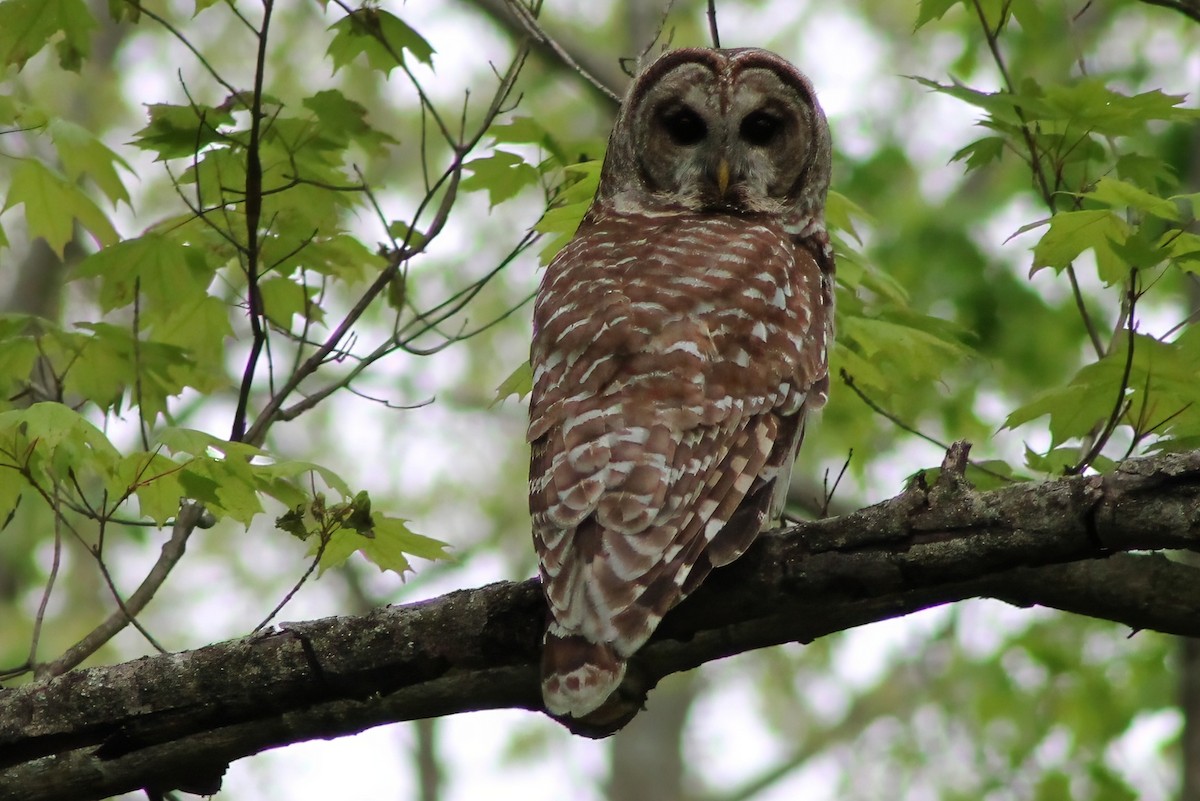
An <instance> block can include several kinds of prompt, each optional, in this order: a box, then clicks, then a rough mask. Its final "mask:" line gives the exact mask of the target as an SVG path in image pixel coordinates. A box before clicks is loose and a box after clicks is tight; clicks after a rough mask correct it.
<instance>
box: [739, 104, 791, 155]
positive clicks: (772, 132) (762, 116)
mask: <svg viewBox="0 0 1200 801" xmlns="http://www.w3.org/2000/svg"><path fill="white" fill-rule="evenodd" d="M782 130H783V120H782V119H780V118H779V117H777V116H775V115H774V114H771V113H770V112H767V111H761V110H760V111H751V112H750V113H749V114H747V115H746V116H745V117H744V118H743V119H742V124H741V127H739V128H738V133H739V134H740V135H741V137H742V139H743V140H745V141H746V142H747V143H749V144H751V145H755V146H757V147H762V146H763V145H769V144H771V142H772V141H773V140H774V139H775V137H776V136H778V135H779V132H780V131H782Z"/></svg>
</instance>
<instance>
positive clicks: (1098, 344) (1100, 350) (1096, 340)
mask: <svg viewBox="0 0 1200 801" xmlns="http://www.w3.org/2000/svg"><path fill="white" fill-rule="evenodd" d="M972 5H973V6H974V8H975V13H976V15H977V16H978V17H979V25H980V27H981V28H983V34H984V37H985V38H986V39H987V45H988V50H989V51H990V52H991V54H992V60H993V61H994V62H995V63H996V69H997V70H999V71H1000V77H1001V78H1002V79H1003V80H1004V86H1005V88H1006V89H1007V90H1008V93H1009V94H1010V95H1013V96H1015V95H1016V94H1017V92H1016V85H1015V84H1014V83H1013V80H1012V76H1011V75H1010V74H1009V72H1008V65H1007V64H1006V63H1005V61H1004V56H1003V54H1002V53H1001V52H1000V42H999V38H998V36H999V32H1000V28H1001V26H1002V24H1003V20H1004V14H1003V13H1002V14H1001V18H1000V21H999V22H997V24H996V30H994V31H993V30H992V29H991V27H989V26H988V23H987V16H986V15H985V14H984V12H983V6H982V5H981V3H980V1H979V0H972ZM1013 110H1014V111H1015V112H1016V115H1017V119H1018V120H1020V122H1021V136H1022V137H1023V138H1024V139H1025V147H1026V148H1028V149H1029V165H1030V168H1031V169H1032V170H1033V178H1034V181H1035V182H1036V183H1037V187H1038V191H1039V192H1040V193H1041V196H1042V200H1043V202H1045V204H1046V206H1047V207H1048V208H1049V209H1050V213H1051V214H1054V192H1055V191H1056V190H1057V184H1056V185H1055V187H1054V189H1051V187H1050V181H1049V179H1047V177H1046V171H1045V168H1044V167H1043V166H1042V159H1041V157H1040V156H1039V151H1038V144H1037V140H1036V139H1034V136H1033V130H1032V127H1031V126H1030V124H1029V119H1028V118H1027V117H1026V116H1025V110H1024V109H1023V108H1021V106H1020V105H1018V104H1014V105H1013ZM1066 273H1067V279H1068V280H1069V281H1070V282H1071V294H1072V296H1073V297H1074V299H1075V308H1076V309H1078V311H1079V316H1080V318H1082V320H1083V327H1084V329H1085V330H1086V331H1087V335H1088V339H1090V340H1091V343H1092V348H1093V349H1094V350H1095V351H1096V355H1097V356H1099V357H1103V356H1104V350H1105V348H1104V342H1103V340H1101V339H1100V334H1099V332H1098V331H1097V329H1096V325H1095V323H1094V322H1093V321H1092V316H1091V313H1090V312H1088V310H1087V304H1085V303H1084V299H1083V292H1082V291H1081V290H1080V288H1079V279H1078V278H1077V277H1076V275H1075V266H1074V265H1072V264H1068V265H1067V269H1066Z"/></svg>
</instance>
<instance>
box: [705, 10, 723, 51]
mask: <svg viewBox="0 0 1200 801" xmlns="http://www.w3.org/2000/svg"><path fill="white" fill-rule="evenodd" d="M708 34H709V36H710V37H711V38H712V46H713V47H715V48H717V49H718V50H719V49H720V48H721V34H720V32H719V31H718V30H717V0H708Z"/></svg>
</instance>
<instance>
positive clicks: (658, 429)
mask: <svg viewBox="0 0 1200 801" xmlns="http://www.w3.org/2000/svg"><path fill="white" fill-rule="evenodd" d="M764 109H767V110H769V112H770V114H772V115H774V117H773V118H774V119H776V120H783V121H784V122H781V123H779V125H777V126H776V130H777V134H776V135H775V137H774V138H772V137H766V138H765V139H764V137H763V136H762V132H761V131H760V130H759V128H761V127H762V126H761V125H759V126H757V127H755V126H753V125H752V124H751V123H752V122H753V119H754V115H756V114H760V113H761V114H765V113H767V112H766V111H764ZM672 114H674V115H676V117H680V116H682V117H688V115H692V117H694V118H691V119H684V120H683V121H682V122H680V121H679V120H674V121H671V120H672V118H671V117H670V115H672ZM726 118H729V119H730V120H731V123H730V125H728V126H726V125H723V124H722V123H723V121H724V120H725V119H726ZM672 126H674V127H672ZM676 128H679V130H676ZM726 128H730V129H731V130H733V131H735V132H737V133H736V134H733V135H730V134H729V131H728V130H726ZM698 131H699V135H698ZM789 138H795V139H796V141H795V142H793V143H790V144H789V142H788V141H786V140H788V139H789ZM663 139H665V141H660V140H663ZM710 140H711V141H710ZM748 143H749V144H748ZM772 148H774V150H772ZM745 149H757V150H758V151H763V152H759V153H750V154H742V153H741V151H742V150H745ZM764 154H765V155H764ZM813 154H816V157H814V156H813ZM785 156H786V157H793V156H794V157H796V158H797V159H798V160H799V161H802V162H808V163H807V164H798V165H794V166H787V165H780V164H777V163H776V162H777V161H778V159H780V158H782V157H785ZM647 159H653V160H654V161H653V162H647V161H645V160H647ZM821 162H824V163H823V164H822V163H821ZM827 162H828V132H827V130H826V129H825V123H824V117H823V115H821V113H820V110H819V108H818V107H817V106H816V105H815V99H814V98H813V95H812V91H811V87H809V86H808V83H807V80H806V79H804V78H803V76H801V75H800V74H799V73H798V72H796V71H795V69H794V68H793V67H791V66H790V65H789V64H787V62H785V61H783V60H782V59H779V58H778V57H777V56H774V55H773V54H770V53H766V52H765V51H758V50H741V51H711V50H682V51H673V52H672V53H668V54H667V55H666V56H664V57H662V58H661V59H659V61H658V62H656V63H655V64H653V65H651V67H649V68H648V69H647V70H646V71H645V72H644V73H643V74H642V75H641V76H639V78H638V79H637V80H636V81H635V82H634V85H633V87H632V88H631V90H630V94H629V96H628V97H627V98H626V100H625V103H624V104H623V105H622V111H621V114H620V116H619V118H618V121H617V124H616V127H615V128H614V132H613V136H612V139H611V140H610V146H609V153H608V155H607V157H606V160H605V165H604V169H603V172H602V175H601V183H600V189H599V191H598V193H597V198H596V201H595V202H594V204H593V206H592V208H591V210H589V212H588V214H587V215H586V216H585V218H584V220H583V223H582V224H581V225H580V228H579V230H578V232H577V233H576V235H575V238H574V239H573V240H572V241H571V242H570V243H569V244H568V245H567V246H566V247H565V248H564V249H563V250H562V251H561V252H560V253H559V254H558V256H556V258H555V259H554V261H553V262H552V263H551V265H550V266H549V268H548V269H547V273H546V276H545V278H544V279H543V282H542V287H541V291H540V293H539V296H538V300H537V302H536V304H535V307H534V344H533V349H532V354H531V361H532V363H533V366H534V382H533V392H532V395H531V410H530V424H529V440H530V443H531V445H532V451H533V454H532V462H531V468H530V511H531V513H532V516H533V532H534V542H535V546H536V548H537V551H538V555H539V559H540V563H541V570H540V572H541V578H542V583H543V589H544V592H545V594H546V598H547V601H548V603H549V606H550V611H551V618H552V619H551V622H550V624H549V626H548V629H547V634H546V644H545V650H544V658H543V694H544V698H545V702H546V706H547V708H548V709H549V710H550V711H551V712H553V713H554V714H557V715H570V716H574V717H577V718H578V717H582V716H585V715H588V714H589V713H592V712H593V711H594V710H596V709H597V708H598V707H600V706H601V705H602V704H603V703H604V701H605V700H606V699H607V698H608V697H609V696H610V695H611V694H612V692H613V691H614V690H615V689H616V687H617V686H618V685H619V684H620V682H621V680H622V677H623V676H624V672H625V662H626V660H627V659H628V657H629V656H631V655H632V654H633V653H634V652H635V651H636V650H637V649H638V648H640V647H641V646H642V645H643V644H644V643H645V642H646V640H647V639H648V638H649V637H650V635H651V633H652V632H653V631H654V629H655V627H656V626H657V625H658V623H659V621H660V620H661V619H662V616H663V615H664V614H665V613H666V612H667V611H668V610H669V609H670V608H671V607H673V606H674V605H675V604H677V603H678V602H679V601H680V600H682V598H684V597H686V596H687V595H688V594H689V593H690V592H691V591H692V590H694V589H695V587H697V586H699V584H700V582H701V581H702V580H703V579H704V577H705V576H706V575H707V574H708V572H709V570H710V569H711V568H712V567H719V566H721V565H724V564H727V563H729V562H730V561H732V560H733V559H736V558H737V557H738V556H740V555H741V554H742V553H743V552H744V551H745V550H746V548H748V547H749V546H750V544H751V543H752V542H753V540H754V538H755V537H756V536H757V535H758V533H759V531H760V529H761V528H762V527H763V524H764V522H765V521H766V520H768V519H773V518H775V517H777V515H778V514H779V512H780V510H781V508H782V501H783V497H784V495H785V493H786V488H787V483H788V477H789V475H790V472H791V465H792V460H793V459H794V456H795V450H796V447H797V446H798V444H799V441H800V439H801V437H802V434H803V421H804V414H805V412H806V411H807V410H808V409H810V408H815V407H818V406H820V405H821V404H823V403H824V399H825V391H826V387H827V383H828V382H827V377H826V350H827V348H828V345H829V342H830V337H831V335H832V304H833V295H832V293H833V286H832V280H833V259H832V254H831V251H830V249H829V244H828V240H827V238H826V236H825V231H824V225H823V218H822V215H821V207H822V205H823V202H824V195H825V189H826V187H827V186H828V164H827ZM630 165H632V166H630ZM773 187H774V189H773Z"/></svg>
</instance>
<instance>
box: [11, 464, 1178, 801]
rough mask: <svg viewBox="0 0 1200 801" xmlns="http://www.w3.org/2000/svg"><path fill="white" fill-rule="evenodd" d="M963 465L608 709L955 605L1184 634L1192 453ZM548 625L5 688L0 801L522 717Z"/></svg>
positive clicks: (670, 651)
mask: <svg viewBox="0 0 1200 801" xmlns="http://www.w3.org/2000/svg"><path fill="white" fill-rule="evenodd" d="M964 457H965V452H963V451H961V450H960V451H959V452H958V453H957V454H956V453H955V452H954V451H953V450H952V453H951V455H950V456H949V457H948V460H947V465H946V466H945V469H943V471H942V474H941V476H942V477H941V478H940V479H939V481H938V483H937V484H936V485H935V486H933V487H928V488H926V487H923V486H917V487H913V488H911V489H909V490H908V491H906V492H905V493H903V494H901V495H900V496H897V497H896V498H893V499H892V500H890V501H886V502H884V503H882V504H879V505H876V506H872V507H868V508H866V509H863V510H861V511H858V512H855V513H853V514H851V515H847V516H845V517H841V518H836V519H830V520H824V521H819V522H815V523H807V524H803V525H798V526H794V527H792V528H789V529H787V530H785V531H781V532H777V533H774V534H771V535H767V536H764V537H762V538H761V539H760V541H759V543H758V544H757V545H756V546H755V547H754V548H753V549H751V551H750V552H749V553H747V554H746V555H745V556H744V557H742V558H741V559H740V560H738V562H736V563H735V564H734V565H732V566H730V567H728V568H724V569H722V570H719V571H716V572H714V574H713V575H712V576H711V577H710V579H709V580H708V582H707V583H706V584H705V585H704V586H703V587H702V588H701V589H700V590H699V591H698V592H697V593H696V594H695V595H694V596H693V597H692V598H691V599H689V600H688V601H687V602H685V603H684V604H683V605H681V606H680V607H679V608H678V609H677V610H675V611H674V612H673V613H671V614H670V615H668V616H667V618H666V619H665V620H664V621H663V625H662V626H661V628H660V630H659V632H658V634H657V635H656V636H655V638H654V639H653V640H652V641H651V642H650V643H649V644H648V645H647V646H646V648H645V649H644V650H643V651H642V652H641V653H640V654H638V656H637V657H636V658H635V660H634V662H633V664H632V665H631V670H630V671H629V677H628V678H627V680H626V684H625V685H624V686H623V688H622V693H623V694H624V695H625V696H627V697H628V698H629V699H631V701H632V702H640V701H641V700H642V699H644V698H645V696H646V693H648V692H649V691H650V690H651V689H652V688H653V687H654V686H655V684H656V683H657V682H658V681H659V680H660V679H661V678H662V677H663V676H666V675H668V674H670V673H674V672H678V671H682V670H688V669H690V668H693V667H695V666H697V665H699V664H702V663H704V662H707V661H710V660H713V659H718V658H721V657H724V656H728V655H731V654H736V653H739V652H743V651H747V650H750V649H753V648H761V647H766V646H770V645H776V644H779V643H785V642H809V641H811V640H813V639H814V638H816V637H820V636H823V635H825V634H829V633H831V632H834V631H840V630H842V629H846V628H849V627H852V626H859V625H863V624H865V623H870V622H873V621H877V620H883V619H885V618H891V617H895V616H898V615H903V614H907V613H910V612H913V611H916V610H918V609H923V608H926V607H929V606H934V605H937V604H943V603H947V602H951V601H956V600H960V599H964V598H971V597H991V598H999V599H1001V600H1005V601H1008V602H1010V603H1014V604H1018V605H1023V606H1026V605H1034V604H1039V605H1044V606H1050V607H1055V608H1058V609H1064V610H1068V611H1071V612H1077V613H1080V614H1085V615H1091V616H1094V617H1099V618H1105V619H1108V620H1113V621H1116V622H1119V623H1123V624H1125V625H1128V626H1130V627H1132V628H1134V629H1142V628H1149V629H1156V630H1159V631H1163V632H1168V633H1174V634H1182V635H1189V636H1200V570H1198V569H1196V568H1193V567H1190V566H1188V565H1186V564H1181V563H1178V562H1175V561H1172V560H1170V559H1168V558H1167V557H1165V556H1163V555H1161V554H1156V553H1145V551H1156V550H1166V549H1191V550H1200V451H1196V452H1190V453H1185V454H1168V455H1164V456H1160V457H1155V458H1151V459H1138V460H1131V461H1129V462H1127V463H1125V464H1124V465H1123V466H1122V467H1121V468H1120V469H1119V470H1118V471H1116V472H1114V473H1113V474H1111V475H1108V476H1104V477H1098V476H1092V477H1074V478H1068V479H1062V480H1058V481H1053V482H1048V483H1044V484H1020V485H1014V486H1011V487H1008V488H1004V489H1000V490H995V491H992V492H985V493H979V492H975V491H973V490H971V489H970V488H969V487H967V486H966V485H965V484H963V483H962V480H961V478H960V475H961V474H960V473H959V472H958V470H957V469H956V468H957V467H961V462H962V459H963V458H964ZM1130 551H1134V552H1136V553H1127V552H1130ZM544 615H545V609H544V606H543V602H542V599H541V596H540V593H539V590H538V587H537V585H536V584H535V583H534V582H532V581H526V582H522V583H518V584H513V583H499V584H492V585H489V586H486V587H482V588H479V589H474V590H462V591H458V592H453V593H450V594H448V595H445V596H442V597H439V598H434V599H431V600H428V601H424V602H421V603H416V604H410V605H407V606H402V607H389V608H383V609H377V610H375V611H373V612H372V613H370V614H368V615H365V616H362V617H346V618H328V619H324V620H316V621H310V622H304V623H293V624H287V625H284V626H281V627H280V628H279V629H278V630H276V631H274V632H271V633H269V634H267V635H264V636H257V637H248V638H244V639H240V640H235V641H232V642H226V643H220V644H216V645H211V646H208V647H205V648H200V649H198V650H195V651H190V652H185V653H178V654H170V655H166V656H156V657H146V658H143V659H139V660H136V661H133V662H129V663H125V664H121V665H114V666H111V667H99V668H90V669H86V670H77V671H74V672H72V673H68V674H66V675H63V676H59V677H57V678H55V679H52V680H48V681H42V682H37V683H34V684H31V685H28V686H24V687H20V688H17V689H11V690H6V691H2V692H0V800H2V801H8V800H9V799H18V798H19V799H22V800H23V801H39V800H40V799H66V798H71V799H83V798H103V797H106V796H109V795H113V794H116V793H119V792H123V791H129V790H134V789H137V788H151V789H158V790H163V789H169V788H180V789H184V790H191V791H198V792H213V791H214V790H215V789H216V787H217V786H218V785H219V782H220V777H221V774H222V772H223V770H224V768H225V767H226V766H227V765H228V763H229V762H230V761H232V760H234V759H238V758H240V757H244V756H247V755H250V754H254V753H257V752H260V751H263V750H266V749H269V748H275V747H278V746H281V745H286V744H288V743H292V742H297V741H301V740H308V739H314V738H331V737H338V736H341V735H345V734H349V733H352V732H356V731H361V730H363V729H366V728H368V727H371V726H376V725H380V724H383V723H388V722H393V721H401V720H413V719H419V718H425V717H433V716H441V715H449V714H454V713H458V712H466V711H470V710H478V709H493V708H500V707H514V708H522V709H528V710H532V711H540V710H541V702H540V697H539V694H538V682H537V659H538V643H539V640H540V635H541V628H542V623H543V620H544ZM584 733H586V734H589V735H591V736H601V735H605V734H608V733H611V732H610V731H596V730H593V731H588V732H584Z"/></svg>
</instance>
